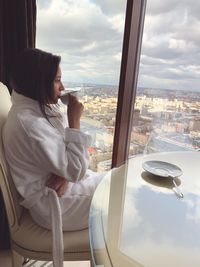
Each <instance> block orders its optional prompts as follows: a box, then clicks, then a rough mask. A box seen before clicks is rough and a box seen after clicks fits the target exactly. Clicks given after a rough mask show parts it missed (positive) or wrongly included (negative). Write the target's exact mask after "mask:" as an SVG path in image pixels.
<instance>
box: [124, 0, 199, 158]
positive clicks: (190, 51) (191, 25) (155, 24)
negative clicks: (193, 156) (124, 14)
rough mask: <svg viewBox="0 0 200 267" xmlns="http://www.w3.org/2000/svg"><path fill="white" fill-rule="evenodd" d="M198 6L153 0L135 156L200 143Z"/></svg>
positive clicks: (141, 72) (148, 15)
mask: <svg viewBox="0 0 200 267" xmlns="http://www.w3.org/2000/svg"><path fill="white" fill-rule="evenodd" d="M198 9H199V3H198V2H193V3H192V4H191V1H189V0H188V1H184V2H177V1H168V2H166V1H164V2H162V1H161V2H159V1H156V0H149V1H148V2H147V7H146V16H145V24H144V35H143V42H142V50H141V60H140V67H139V78H138V84H137V93H136V101H135V104H134V103H133V105H134V115H133V127H132V131H131V140H130V146H129V156H132V155H135V154H141V153H157V152H167V151H177V150H179V151H185V150H199V149H200V134H199V130H200V87H199V80H200V78H199V77H200V76H199V74H200V65H199V64H200V56H199V55H200V48H199V42H198V37H197V36H198V31H199V23H200V16H199V13H198V12H197V10H198Z"/></svg>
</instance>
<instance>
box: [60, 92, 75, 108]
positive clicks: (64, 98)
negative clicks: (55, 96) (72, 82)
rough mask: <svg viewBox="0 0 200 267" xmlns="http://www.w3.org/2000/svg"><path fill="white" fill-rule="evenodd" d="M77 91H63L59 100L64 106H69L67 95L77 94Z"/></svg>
mask: <svg viewBox="0 0 200 267" xmlns="http://www.w3.org/2000/svg"><path fill="white" fill-rule="evenodd" d="M78 91H79V90H76V89H74V90H64V91H62V92H61V96H60V100H61V102H62V103H63V104H64V105H68V104H69V93H71V94H73V93H76V92H78Z"/></svg>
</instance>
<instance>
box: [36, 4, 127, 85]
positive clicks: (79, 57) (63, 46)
mask: <svg viewBox="0 0 200 267" xmlns="http://www.w3.org/2000/svg"><path fill="white" fill-rule="evenodd" d="M38 2H40V1H38ZM43 4H44V3H43ZM38 7H39V9H38V21H37V47H39V48H41V49H44V50H48V51H51V52H53V53H57V54H60V55H61V56H62V69H63V70H62V72H63V77H64V79H65V80H73V81H91V82H96V83H111V84H113V83H116V81H117V80H118V76H119V68H120V61H119V60H118V59H117V58H116V55H119V54H120V52H121V49H122V40H123V25H124V17H123V14H120V13H117V14H113V15H110V16H107V15H106V14H104V13H103V12H102V9H101V7H100V6H99V5H97V4H96V3H95V2H90V1H89V0H82V1H73V0H72V1H64V0H57V1H52V2H51V4H50V5H49V6H48V8H46V9H43V8H40V7H41V6H40V5H39V6H38ZM121 12H122V10H121ZM116 63H117V64H116Z"/></svg>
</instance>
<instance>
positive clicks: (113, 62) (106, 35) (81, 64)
mask: <svg viewBox="0 0 200 267" xmlns="http://www.w3.org/2000/svg"><path fill="white" fill-rule="evenodd" d="M125 7H126V0H120V1H101V0H82V1H78V0H68V1H64V0H51V1H46V0H38V1H37V38H36V46H37V47H38V48H40V49H44V50H46V51H50V52H52V53H56V54H59V55H61V57H62V62H61V69H62V80H63V82H64V86H65V87H66V88H68V89H69V88H77V87H81V90H80V91H79V93H78V97H79V99H80V101H82V102H83V103H84V106H85V111H84V116H83V119H82V124H81V127H82V129H83V131H85V132H89V133H90V134H91V135H92V137H93V144H92V147H91V148H90V150H89V153H90V157H91V163H90V168H91V169H93V170H98V171H105V170H108V169H110V167H111V159H112V147H113V137H114V128H115V116H116V106H117V93H118V81H119V70H120V64H121V50H122V41H123V31H124V19H125Z"/></svg>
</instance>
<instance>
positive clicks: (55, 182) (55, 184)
mask: <svg viewBox="0 0 200 267" xmlns="http://www.w3.org/2000/svg"><path fill="white" fill-rule="evenodd" d="M68 183H69V182H68V181H67V180H66V178H64V177H61V176H58V175H56V174H52V176H51V177H50V178H49V179H48V180H47V182H46V186H47V187H49V188H51V189H53V190H55V191H56V193H57V195H58V197H62V196H63V195H64V194H65V192H66V190H67V187H68Z"/></svg>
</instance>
